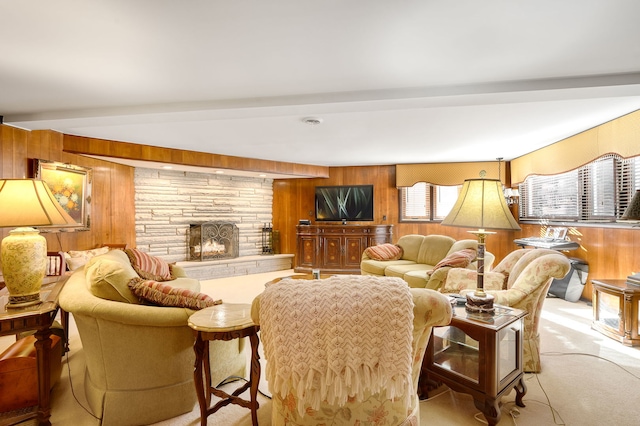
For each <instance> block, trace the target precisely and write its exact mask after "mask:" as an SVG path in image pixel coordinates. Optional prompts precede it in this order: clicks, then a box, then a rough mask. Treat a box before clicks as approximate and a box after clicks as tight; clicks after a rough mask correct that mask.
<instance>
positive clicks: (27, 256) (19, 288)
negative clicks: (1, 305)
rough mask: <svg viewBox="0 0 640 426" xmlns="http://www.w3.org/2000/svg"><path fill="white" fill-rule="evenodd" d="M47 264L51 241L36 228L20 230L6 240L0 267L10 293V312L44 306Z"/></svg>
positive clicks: (1, 253)
mask: <svg viewBox="0 0 640 426" xmlns="http://www.w3.org/2000/svg"><path fill="white" fill-rule="evenodd" d="M46 262H47V241H46V240H45V239H44V237H43V236H42V235H39V231H38V230H37V229H33V228H16V229H14V230H12V231H10V232H9V236H7V237H6V238H5V239H3V240H2V250H1V251H0V263H1V264H2V275H3V277H4V282H5V284H6V286H7V290H8V291H9V302H8V303H7V305H6V307H7V308H22V307H25V306H31V305H37V304H39V303H41V302H40V288H41V287H42V279H43V278H44V273H45V268H46Z"/></svg>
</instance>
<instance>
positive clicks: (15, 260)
mask: <svg viewBox="0 0 640 426" xmlns="http://www.w3.org/2000/svg"><path fill="white" fill-rule="evenodd" d="M0 206H2V208H1V209H0V227H18V228H16V229H14V230H12V231H9V235H8V236H7V237H5V238H4V239H3V240H2V246H1V249H0V268H1V269H2V275H3V277H4V282H5V285H6V286H7V290H8V291H9V302H8V303H7V305H6V306H7V308H16V307H24V306H32V305H37V304H39V303H40V287H41V286H42V279H43V278H44V274H45V268H46V261H47V240H45V238H44V237H43V236H42V235H39V233H40V232H39V231H38V230H37V229H35V228H32V226H49V225H73V224H75V223H76V222H75V220H74V219H73V218H72V217H71V216H69V215H68V214H67V212H66V211H65V210H64V209H63V208H62V206H61V205H60V204H59V203H58V202H57V201H56V199H55V198H54V196H53V194H52V193H51V190H49V187H48V186H47V184H46V183H45V182H44V181H42V180H37V179H0Z"/></svg>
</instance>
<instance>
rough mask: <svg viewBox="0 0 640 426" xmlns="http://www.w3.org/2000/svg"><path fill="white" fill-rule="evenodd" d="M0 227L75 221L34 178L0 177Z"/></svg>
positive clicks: (40, 182)
mask: <svg viewBox="0 0 640 426" xmlns="http://www.w3.org/2000/svg"><path fill="white" fill-rule="evenodd" d="M0 206H2V209H0V227H15V226H49V225H73V224H75V223H76V222H75V220H74V219H73V218H72V217H71V216H69V214H68V213H67V212H66V211H65V210H64V209H63V208H62V206H61V205H60V204H59V203H58V201H57V200H56V199H55V197H54V196H53V194H52V193H51V190H50V189H49V187H48V186H47V184H46V183H45V182H44V181H42V180H38V179H2V180H0Z"/></svg>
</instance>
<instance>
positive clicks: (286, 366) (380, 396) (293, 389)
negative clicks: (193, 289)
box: [252, 276, 452, 426]
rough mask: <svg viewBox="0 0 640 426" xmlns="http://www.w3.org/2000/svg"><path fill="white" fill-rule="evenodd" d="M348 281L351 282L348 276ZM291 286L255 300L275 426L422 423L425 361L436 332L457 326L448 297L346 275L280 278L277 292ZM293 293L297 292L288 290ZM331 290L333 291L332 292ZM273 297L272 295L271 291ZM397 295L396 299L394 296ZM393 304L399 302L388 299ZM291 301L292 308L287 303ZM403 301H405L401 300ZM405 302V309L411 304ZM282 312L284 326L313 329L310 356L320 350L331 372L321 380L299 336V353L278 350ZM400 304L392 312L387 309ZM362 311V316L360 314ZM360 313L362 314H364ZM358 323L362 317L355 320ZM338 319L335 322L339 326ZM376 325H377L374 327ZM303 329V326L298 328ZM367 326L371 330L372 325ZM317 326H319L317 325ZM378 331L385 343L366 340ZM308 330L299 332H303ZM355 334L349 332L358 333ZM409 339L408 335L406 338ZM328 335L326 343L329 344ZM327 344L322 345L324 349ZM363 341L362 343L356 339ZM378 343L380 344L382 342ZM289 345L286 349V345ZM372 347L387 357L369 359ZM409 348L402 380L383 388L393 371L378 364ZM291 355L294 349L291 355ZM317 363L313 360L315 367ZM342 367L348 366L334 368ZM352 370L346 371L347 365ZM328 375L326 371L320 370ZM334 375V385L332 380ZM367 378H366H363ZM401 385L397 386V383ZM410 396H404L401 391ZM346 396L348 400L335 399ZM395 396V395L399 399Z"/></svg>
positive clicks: (383, 280) (395, 282) (398, 282)
mask: <svg viewBox="0 0 640 426" xmlns="http://www.w3.org/2000/svg"><path fill="white" fill-rule="evenodd" d="M345 277H349V278H345ZM277 286H286V288H285V287H281V288H280V290H279V289H277V288H276V289H273V288H271V289H270V288H267V289H266V290H265V292H264V293H263V294H262V295H259V296H258V297H257V298H256V299H255V300H254V302H253V307H252V318H253V321H254V322H255V323H256V324H260V327H261V331H260V333H261V336H260V338H261V341H262V342H263V345H264V350H265V360H266V361H267V364H266V377H267V380H268V381H269V389H270V391H271V393H272V395H273V399H272V419H271V420H272V423H271V424H272V425H274V426H277V425H290V424H295V425H320V424H327V425H329V424H341V425H361V424H375V425H378V426H385V425H388V426H391V425H419V424H420V407H419V400H418V395H417V386H418V379H419V376H420V368H421V365H422V358H423V356H424V352H425V350H426V347H427V343H428V341H429V336H430V334H431V328H432V327H433V326H438V325H446V324H448V323H449V322H450V321H451V315H452V311H451V304H450V302H449V300H448V299H447V297H446V296H444V295H442V294H440V293H439V292H437V291H434V290H429V289H418V288H408V287H407V285H406V283H405V282H404V281H402V280H401V279H400V278H395V277H375V276H343V277H332V278H329V279H326V280H294V279H287V280H282V281H280V282H279V283H278V284H276V285H275V286H272V287H277ZM367 286H369V287H370V288H371V289H373V291H372V292H371V293H369V295H364V294H365V293H367V291H363V289H366V288H367ZM389 287H392V289H393V287H395V288H396V290H397V291H400V292H402V293H404V294H405V296H401V297H399V298H398V297H396V296H394V295H393V294H392V293H393V292H389ZM283 289H286V290H287V292H291V291H292V292H294V293H292V294H289V293H286V292H283V291H282V290H283ZM327 289H329V292H328V293H327ZM269 292H270V293H269ZM327 294H332V296H328V297H329V299H331V301H332V302H333V303H330V304H329V305H331V304H332V305H333V307H332V308H331V314H330V315H329V316H330V317H332V318H333V319H328V320H327V319H326V314H325V313H322V312H320V310H321V309H322V305H323V303H322V301H320V302H317V301H318V299H317V297H318V296H322V297H326V296H327ZM390 294H392V296H389V295H390ZM393 298H395V299H396V300H395V301H394V300H390V299H393ZM295 299H302V300H306V301H308V302H309V303H311V305H313V307H311V308H309V309H300V306H302V305H299V304H297V303H296V302H295ZM291 301H293V302H294V303H293V304H292V305H289V302H291ZM398 301H400V302H398ZM405 302H406V303H405ZM274 303H275V304H277V305H278V306H280V307H281V308H282V309H281V310H280V311H279V313H278V315H277V317H279V321H280V324H281V325H282V327H283V328H286V329H289V331H292V330H291V329H293V328H297V327H298V325H302V326H305V327H306V325H311V324H313V325H314V328H313V331H312V332H311V333H312V334H313V335H314V336H316V335H317V336H318V338H317V339H316V338H314V339H313V340H314V345H313V346H312V348H311V351H313V352H317V354H319V355H316V357H318V358H320V359H321V360H322V363H321V364H322V365H324V366H325V367H327V366H328V368H327V370H328V372H327V373H321V374H316V371H314V369H312V368H308V369H306V370H305V367H306V365H304V364H301V362H300V361H301V358H300V357H301V356H302V357H304V356H305V353H308V352H309V350H308V349H305V348H304V346H302V341H303V340H305V339H304V338H303V337H302V336H301V335H300V334H298V336H300V338H299V341H296V343H295V345H293V346H295V349H292V350H290V353H288V354H287V356H281V355H282V354H278V352H277V350H275V349H274V347H276V346H277V347H279V348H283V347H285V346H284V343H285V342H283V341H282V339H283V336H282V335H281V334H280V333H279V332H276V330H277V328H276V323H275V322H274V316H273V315H272V314H270V313H269V312H270V311H271V310H272V309H273V306H274V305H273V304H274ZM387 303H389V304H390V305H391V306H395V307H392V308H390V310H389V309H387V308H386V307H385V304H387ZM368 309H372V310H374V311H375V310H379V311H380V312H381V315H379V316H373V317H372V316H370V315H366V314H365V313H366V312H371V311H368ZM358 312H359V313H358ZM360 314H362V315H360ZM356 317H357V318H356ZM335 319H337V321H335V322H333V321H334V320H335ZM369 321H371V322H369ZM327 322H328V323H331V325H330V328H328V329H330V330H332V331H331V332H329V333H324V332H323V331H322V329H323V328H325V327H326V324H327ZM349 323H351V324H353V325H355V329H357V328H358V327H362V329H360V330H359V331H358V332H357V333H349V332H348V330H342V326H343V325H345V324H349ZM296 324H298V325H296ZM367 324H373V327H372V326H370V325H369V326H368V325H367ZM316 325H317V326H318V327H315V326H316ZM378 325H380V326H381V327H383V328H384V327H388V328H387V330H386V331H385V334H382V335H381V338H376V337H371V336H368V334H369V333H370V331H371V329H372V328H375V327H377V326H378ZM305 327H302V328H300V330H299V331H301V330H302V329H304V328H305ZM353 330H354V329H352V330H351V331H353ZM405 331H406V332H405ZM407 333H408V334H407ZM321 336H324V337H326V338H328V339H324V337H321ZM323 339H324V343H326V344H319V342H320V341H322V340H323ZM358 340H360V344H357V341H358ZM376 340H378V341H377V344H376ZM336 342H339V343H340V347H341V348H340V349H341V351H340V352H339V354H340V355H339V356H338V357H335V358H332V356H331V353H332V352H333V351H334V350H335V349H336V348H335V346H334V345H335V343H336ZM287 346H288V345H287ZM372 347H377V348H378V349H375V350H380V348H383V349H381V352H380V353H379V354H378V355H376V356H375V357H370V356H369V354H370V352H369V351H371V350H372ZM401 347H406V348H407V350H406V359H405V358H400V359H402V360H405V361H406V362H397V363H396V362H395V361H394V362H392V363H390V364H388V365H390V366H391V367H392V368H391V369H394V368H395V366H396V364H397V365H401V364H406V371H405V374H403V376H402V379H401V380H399V379H398V378H397V377H395V378H394V379H392V380H386V381H384V382H383V383H380V378H381V377H385V376H386V374H387V373H388V369H382V370H381V371H378V370H376V368H377V367H378V366H379V365H384V364H385V360H384V358H385V357H387V356H389V355H390V354H391V353H392V352H398V350H395V349H394V348H401ZM287 350H289V349H287ZM361 354H366V356H363V357H362V358H363V359H364V360H365V362H364V363H363V364H361V365H359V366H358V367H357V368H356V369H353V368H352V367H353V364H352V363H351V362H350V361H351V360H352V358H353V357H354V356H355V358H358V356H360V355H361ZM315 361H317V360H314V362H315ZM336 365H340V366H343V367H336ZM345 365H346V366H345ZM300 368H302V369H303V370H305V372H304V374H300V375H299V376H296V373H295V372H296V370H298V369H300ZM280 369H281V370H284V371H286V373H285V375H284V376H286V377H284V378H283V376H282V375H278V374H277V371H278V370H280ZM321 369H322V368H321ZM329 376H332V377H333V380H326V379H325V378H326V377H329ZM363 377H366V379H363ZM367 381H370V383H376V382H377V383H379V384H381V386H378V387H377V388H372V387H370V386H364V385H363V383H364V382H367ZM400 381H402V383H403V385H401V386H400V387H398V384H399V382H400ZM403 389H404V391H406V392H405V393H403ZM340 393H342V394H343V395H342V396H343V398H342V400H340V398H337V394H340ZM394 394H395V395H394Z"/></svg>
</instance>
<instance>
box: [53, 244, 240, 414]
mask: <svg viewBox="0 0 640 426" xmlns="http://www.w3.org/2000/svg"><path fill="white" fill-rule="evenodd" d="M174 273H175V274H176V275H177V276H180V278H178V279H176V280H175V284H176V285H190V286H191V287H190V288H191V289H193V290H194V291H199V289H200V284H199V282H198V281H197V280H192V279H189V278H187V277H186V275H185V274H184V271H182V270H181V269H179V268H176V269H175V270H174ZM97 276H100V277H101V278H100V279H98V278H97ZM134 276H136V273H135V271H134V270H133V268H132V267H131V264H129V260H128V258H127V256H126V254H124V252H122V251H120V250H113V251H111V252H109V253H108V254H103V255H101V256H96V257H94V258H92V260H91V261H90V262H89V263H88V264H87V265H86V266H84V267H81V268H80V269H78V270H76V271H75V272H74V273H73V275H71V277H70V278H69V280H68V281H67V283H66V284H65V286H64V288H63V290H62V291H61V293H60V306H61V308H62V309H64V310H65V311H67V312H69V313H71V314H72V315H73V319H74V320H75V323H76V325H77V327H78V332H79V334H80V339H81V341H82V350H83V351H84V355H85V358H86V367H85V375H84V391H85V394H86V398H87V401H88V403H89V407H90V408H91V411H92V412H93V414H94V415H95V416H96V417H98V418H100V419H101V425H104V426H107V425H118V426H126V425H141V424H150V423H156V422H159V421H162V420H166V419H169V418H172V417H175V416H178V415H180V414H183V413H187V412H189V411H191V410H192V409H193V407H194V406H195V404H196V401H197V398H196V391H195V385H194V383H193V368H194V367H193V366H194V363H195V352H194V350H193V345H194V342H195V336H194V333H193V330H191V328H190V327H189V326H188V323H187V321H188V318H189V316H190V315H191V314H192V313H193V312H194V311H192V310H190V309H187V308H180V307H164V306H151V305H143V304H140V302H136V301H135V300H132V298H133V295H132V294H131V292H130V290H128V289H127V285H126V283H127V282H128V281H129V280H130V279H131V277H134ZM88 277H89V278H88ZM92 281H96V282H102V284H104V286H103V289H102V292H101V293H100V292H98V291H97V289H96V285H95V284H96V282H94V285H90V283H91V282H92ZM107 281H108V282H109V283H108V284H110V285H107ZM180 283H182V284H180ZM90 287H91V288H92V289H93V290H90ZM107 287H108V288H109V291H106V290H105V289H106V288H107ZM127 291H128V294H127ZM94 292H96V293H97V294H100V295H101V296H100V297H98V296H96V295H95V294H94ZM123 295H126V297H123ZM116 296H117V297H116ZM210 355H211V359H212V360H213V361H212V362H211V370H212V382H213V383H216V384H217V383H218V382H220V381H222V380H223V379H225V378H226V377H228V376H231V375H238V376H244V372H245V367H246V359H247V358H246V354H245V352H244V340H237V339H236V340H232V341H228V342H222V341H219V342H211V346H210Z"/></svg>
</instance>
